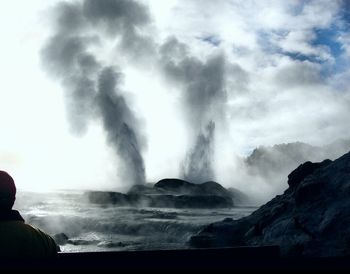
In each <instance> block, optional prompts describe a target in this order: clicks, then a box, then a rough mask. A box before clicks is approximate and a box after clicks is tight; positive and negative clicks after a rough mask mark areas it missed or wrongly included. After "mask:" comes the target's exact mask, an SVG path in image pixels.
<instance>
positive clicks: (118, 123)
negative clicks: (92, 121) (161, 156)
mask: <svg viewBox="0 0 350 274" xmlns="http://www.w3.org/2000/svg"><path fill="white" fill-rule="evenodd" d="M120 78H121V75H120V74H119V73H117V72H116V71H115V70H114V69H113V68H112V67H108V68H104V69H103V70H102V72H101V74H100V76H99V80H98V94H97V96H96V105H97V106H98V111H99V115H100V116H101V119H102V122H103V126H104V129H105V130H106V132H107V138H108V141H109V143H110V144H111V146H112V147H113V149H114V150H115V151H116V153H117V154H118V155H119V156H120V158H121V159H122V164H123V168H122V172H123V178H124V179H126V180H130V181H131V182H133V184H142V183H144V182H145V168H144V162H143V158H142V156H141V153H140V151H141V148H140V144H139V141H138V139H137V138H136V135H135V132H136V131H135V130H134V129H133V128H132V125H136V124H137V121H136V120H135V118H134V116H133V113H132V112H131V110H130V109H129V107H128V106H127V104H126V102H125V99H124V98H123V97H122V96H121V95H120V94H119V93H120V90H119V89H118V88H117V87H118V83H119V81H120Z"/></svg>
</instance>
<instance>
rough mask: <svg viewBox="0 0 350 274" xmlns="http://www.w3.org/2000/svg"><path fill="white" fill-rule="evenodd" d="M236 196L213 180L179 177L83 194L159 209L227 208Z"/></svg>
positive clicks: (91, 198) (97, 200)
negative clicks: (197, 181) (126, 189)
mask: <svg viewBox="0 0 350 274" xmlns="http://www.w3.org/2000/svg"><path fill="white" fill-rule="evenodd" d="M239 195H240V197H243V196H244V194H243V193H241V192H238V191H235V192H234V193H233V192H232V191H229V190H227V189H226V188H224V187H223V186H221V185H220V184H218V183H216V182H213V181H209V182H205V183H202V184H193V183H190V182H187V181H184V180H180V179H163V180H161V181H159V182H158V183H156V184H155V185H154V186H152V185H151V184H146V185H135V186H133V187H132V188H131V189H130V190H129V192H128V193H127V194H123V193H119V192H103V191H90V192H86V193H85V196H86V197H87V199H88V200H89V201H90V202H92V203H96V204H102V205H108V204H111V205H116V206H139V207H161V208H162V207H168V208H230V207H233V206H234V200H233V199H236V197H238V196H239ZM237 200H238V198H237ZM240 202H241V200H239V203H240Z"/></svg>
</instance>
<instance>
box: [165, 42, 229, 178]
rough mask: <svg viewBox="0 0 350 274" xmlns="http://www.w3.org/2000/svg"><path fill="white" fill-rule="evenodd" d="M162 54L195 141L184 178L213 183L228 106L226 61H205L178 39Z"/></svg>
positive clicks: (218, 56)
mask: <svg viewBox="0 0 350 274" xmlns="http://www.w3.org/2000/svg"><path fill="white" fill-rule="evenodd" d="M160 52H161V54H162V57H161V63H162V67H163V69H164V72H165V74H166V77H168V78H169V79H170V80H172V81H173V82H174V83H177V84H179V83H180V86H181V88H182V90H183V96H182V98H183V103H184V108H185V114H186V118H187V119H188V123H189V127H190V128H191V130H192V134H193V135H194V139H195V142H194V143H193V145H192V148H191V149H190V151H189V152H188V154H187V157H186V159H185V160H184V162H183V163H182V165H183V170H182V173H183V175H182V176H183V177H184V178H185V179H188V180H191V181H193V182H197V183H200V182H202V181H205V180H214V179H215V172H214V168H213V160H214V136H215V125H216V123H217V121H222V120H223V115H224V109H225V108H224V106H225V103H226V90H225V88H224V87H225V86H224V83H225V58H224V56H223V55H222V54H215V55H212V56H210V57H209V58H208V59H207V60H206V61H202V60H200V59H198V58H196V57H194V56H191V54H190V53H189V49H188V47H187V46H186V45H185V44H183V43H181V42H179V41H178V40H177V39H176V38H171V39H169V40H168V41H167V42H166V43H165V44H163V45H162V47H161V50H160Z"/></svg>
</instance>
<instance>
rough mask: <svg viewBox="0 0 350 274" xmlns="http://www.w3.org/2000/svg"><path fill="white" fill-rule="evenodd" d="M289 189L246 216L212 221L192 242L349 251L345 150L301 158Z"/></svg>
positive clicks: (291, 252) (307, 252) (294, 251)
mask: <svg viewBox="0 0 350 274" xmlns="http://www.w3.org/2000/svg"><path fill="white" fill-rule="evenodd" d="M288 184H289V188H288V189H287V190H286V191H285V192H284V193H283V194H282V195H278V196H276V197H275V198H274V199H272V200H271V201H269V202H268V203H266V204H265V205H263V206H261V207H260V208H259V209H258V210H256V211H255V212H253V213H252V214H251V215H249V216H247V217H245V218H242V219H239V220H232V219H230V218H227V219H225V220H223V221H221V222H217V223H213V224H210V225H208V226H207V227H205V228H204V229H202V231H200V232H199V233H198V234H197V235H194V236H192V237H191V239H190V241H189V244H190V245H191V246H192V247H225V246H266V245H278V246H280V248H281V254H282V256H306V257H310V256H311V257H333V256H349V255H350V152H349V153H347V154H345V155H344V156H342V157H340V158H339V159H337V160H334V161H331V160H325V161H323V162H320V163H311V162H306V163H304V164H302V165H300V166H299V167H298V168H297V169H295V170H294V171H293V172H292V173H290V174H289V176H288Z"/></svg>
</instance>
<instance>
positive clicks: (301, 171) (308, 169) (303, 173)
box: [288, 160, 332, 187]
mask: <svg viewBox="0 0 350 274" xmlns="http://www.w3.org/2000/svg"><path fill="white" fill-rule="evenodd" d="M330 163H332V161H331V160H324V161H323V162H321V163H311V162H309V161H308V162H305V163H304V164H301V165H300V166H299V167H298V168H296V169H295V170H294V171H292V173H290V174H289V175H288V185H289V186H290V187H295V186H296V185H298V184H299V183H300V182H301V181H302V180H304V179H305V178H306V177H307V176H309V175H311V174H313V173H314V172H315V170H317V169H318V168H321V167H324V166H327V165H329V164H330Z"/></svg>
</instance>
